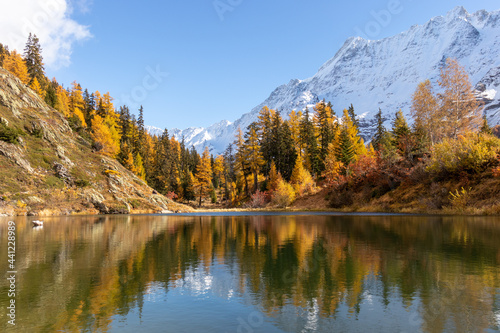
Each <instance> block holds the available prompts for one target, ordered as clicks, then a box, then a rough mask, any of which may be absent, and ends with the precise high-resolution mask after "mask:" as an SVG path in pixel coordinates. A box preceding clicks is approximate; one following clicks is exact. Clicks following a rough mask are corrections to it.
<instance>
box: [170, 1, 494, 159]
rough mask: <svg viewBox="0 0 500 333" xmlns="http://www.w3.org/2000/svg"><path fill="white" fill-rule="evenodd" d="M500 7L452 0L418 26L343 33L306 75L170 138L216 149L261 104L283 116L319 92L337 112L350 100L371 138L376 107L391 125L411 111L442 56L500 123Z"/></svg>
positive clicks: (305, 104) (221, 147)
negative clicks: (379, 35)
mask: <svg viewBox="0 0 500 333" xmlns="http://www.w3.org/2000/svg"><path fill="white" fill-rule="evenodd" d="M498 54H500V10H496V11H491V12H487V11H485V10H479V11H477V12H475V13H468V12H467V11H466V9H465V8H464V7H461V6H458V7H455V8H454V9H452V10H451V11H449V12H448V13H447V14H446V15H444V16H436V17H434V18H432V19H430V20H429V21H428V22H426V23H425V24H423V25H413V26H412V27H410V28H409V29H408V30H406V31H404V32H401V33H399V34H397V35H395V36H391V37H387V38H384V39H380V40H366V39H363V38H361V37H350V38H348V39H347V40H346V41H345V42H344V44H343V46H342V47H341V48H340V49H339V50H338V51H337V52H336V54H335V55H334V57H332V58H331V59H329V60H327V61H326V62H325V63H324V64H323V65H322V66H321V67H320V68H319V69H318V71H317V72H316V74H314V75H313V76H311V77H310V78H307V79H303V80H299V79H291V80H290V81H289V82H288V83H287V84H283V85H280V86H278V87H277V88H276V89H274V90H273V91H272V92H271V94H270V95H269V97H268V98H267V99H266V100H264V101H263V102H262V103H260V104H259V105H257V106H256V107H254V108H253V109H252V110H251V111H250V112H248V113H245V114H243V115H242V116H241V117H240V118H238V119H237V120H235V121H234V122H229V121H227V120H224V121H220V122H218V123H215V124H213V125H211V126H209V127H207V128H203V127H198V128H188V129H185V130H179V129H170V130H169V133H170V134H171V135H174V136H175V137H176V139H178V140H182V138H183V137H184V140H185V144H186V145H187V146H194V147H195V148H196V149H197V150H198V151H201V150H203V149H204V147H205V146H208V147H209V148H210V150H211V151H212V152H213V153H221V152H223V151H224V149H225V148H226V147H227V145H228V144H229V143H231V142H233V141H234V135H235V133H236V130H237V128H238V127H241V129H242V130H244V129H245V128H246V127H247V126H248V125H249V124H250V123H251V122H253V121H256V120H257V115H258V112H259V111H260V109H261V108H262V107H264V106H268V107H269V108H271V109H278V110H279V111H281V112H282V113H283V115H284V116H285V117H286V116H287V115H288V113H289V112H290V111H292V110H304V109H305V108H306V107H308V108H312V106H314V105H315V104H316V103H317V102H319V101H320V100H322V99H325V100H327V101H331V102H332V103H333V107H334V109H335V110H336V112H337V114H340V113H341V110H342V109H344V108H347V107H348V106H349V105H350V104H351V103H352V104H353V105H354V108H355V111H356V113H357V115H358V117H359V118H360V125H361V126H360V134H361V135H362V136H363V137H364V138H365V139H366V140H369V139H370V138H371V136H372V134H373V131H374V116H375V114H376V112H377V111H378V109H379V108H381V109H382V112H383V117H384V118H385V119H386V122H385V125H386V127H390V122H391V119H392V118H393V115H394V113H395V112H396V111H397V110H399V109H402V110H403V112H404V113H405V115H406V116H407V117H409V109H410V103H411V95H412V94H413V92H414V91H415V89H416V87H417V85H418V83H419V82H421V81H424V80H425V79H430V80H431V81H433V82H436V81H437V78H438V76H439V71H440V68H441V67H442V66H443V65H444V63H445V61H446V58H449V57H451V58H456V59H458V61H459V62H460V63H461V64H462V65H464V66H465V67H466V69H467V70H468V72H469V75H470V77H471V81H472V83H473V85H475V86H476V89H477V94H478V97H479V98H480V99H481V100H482V101H483V102H484V103H485V110H486V113H487V117H488V120H489V122H490V124H491V125H496V124H499V123H500V95H499V94H498V93H497V92H498V89H500V77H499V76H498V75H497V74H498V73H499V72H500V59H498V56H497V55H498Z"/></svg>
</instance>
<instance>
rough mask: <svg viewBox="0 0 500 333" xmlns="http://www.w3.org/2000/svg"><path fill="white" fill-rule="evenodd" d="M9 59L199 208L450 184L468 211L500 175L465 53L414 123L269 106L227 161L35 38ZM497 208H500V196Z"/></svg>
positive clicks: (1, 62) (418, 97)
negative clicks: (50, 64)
mask: <svg viewBox="0 0 500 333" xmlns="http://www.w3.org/2000/svg"><path fill="white" fill-rule="evenodd" d="M0 66H1V67H3V68H4V69H6V70H8V71H9V72H11V73H12V74H14V75H16V76H17V77H18V78H19V80H21V81H22V82H23V83H24V84H25V85H27V86H29V87H30V88H31V89H32V90H33V91H35V92H36V93H37V94H38V95H39V97H40V98H41V99H43V100H44V101H45V102H46V103H47V104H48V105H49V106H51V107H52V108H54V109H56V110H58V111H59V112H61V113H62V114H64V116H65V117H66V119H67V121H68V123H69V124H70V126H71V128H72V130H73V131H74V132H75V133H77V134H78V135H80V136H81V137H82V138H84V139H85V140H87V141H88V142H89V143H91V145H92V148H93V151H94V152H95V153H96V154H102V155H105V156H108V157H111V158H116V159H117V160H118V161H119V162H120V163H121V164H122V165H123V166H124V167H126V168H127V169H128V170H130V171H131V172H133V173H134V174H135V175H137V176H138V177H139V178H141V179H142V180H144V181H145V182H147V184H148V185H149V186H151V187H152V188H153V189H155V190H156V191H158V192H159V193H161V194H164V195H165V196H167V197H168V198H170V199H172V200H176V201H179V202H184V203H189V204H191V205H193V206H202V205H203V206H206V207H225V208H230V207H242V208H243V207H245V208H263V207H267V208H285V207H289V206H291V205H293V203H294V202H295V201H296V200H299V199H300V198H304V197H311V196H315V195H320V196H322V197H325V196H326V197H327V206H328V207H329V208H336V209H343V208H346V207H347V208H349V207H352V206H353V204H355V203H356V202H365V203H369V202H370V201H371V200H375V199H379V198H381V197H382V196H384V195H385V194H387V193H389V192H391V191H395V190H398V189H400V190H401V189H405V188H410V187H411V186H412V185H415V184H421V183H425V184H427V185H429V186H434V185H433V184H436V183H439V182H441V184H442V183H443V182H448V183H447V184H448V185H447V186H444V187H443V188H446V190H444V191H442V190H441V192H443V193H442V194H440V198H439V200H438V202H437V203H436V204H435V205H436V207H434V208H436V209H440V208H442V207H443V206H450V207H455V208H464V207H466V206H467V205H468V204H469V203H471V201H470V200H471V198H473V197H474V196H475V195H476V196H477V195H479V194H478V193H475V190H476V189H475V188H474V187H473V186H472V185H477V182H478V181H479V180H478V179H486V178H487V179H495V177H500V167H499V156H498V154H499V152H500V139H499V138H498V137H497V136H495V134H497V135H498V132H499V131H498V128H493V129H492V128H490V126H489V124H488V122H487V120H486V117H485V116H484V115H483V108H482V105H481V103H480V102H479V101H478V99H477V98H476V96H475V94H474V88H473V86H472V84H471V82H470V80H469V77H468V75H467V72H466V69H465V68H464V67H462V66H461V64H460V63H458V61H457V60H455V59H448V60H447V61H446V64H443V67H442V69H441V75H440V78H439V80H438V81H437V82H435V83H434V82H431V81H429V80H426V81H424V82H421V83H420V84H419V85H418V86H417V87H415V92H414V94H413V98H412V101H411V112H410V115H411V119H406V118H405V115H404V114H403V112H402V111H401V110H394V117H393V119H384V118H383V116H382V110H379V112H378V113H377V116H376V123H374V124H371V125H370V126H371V132H372V134H373V136H372V137H365V138H363V137H361V136H360V120H361V119H360V117H359V116H358V115H357V114H356V109H355V106H354V105H353V104H351V105H350V106H347V108H345V109H343V110H342V109H340V110H339V109H337V108H338V107H342V106H336V105H332V104H331V103H330V102H328V101H325V100H323V101H321V102H319V103H317V104H316V105H315V106H314V107H313V108H312V109H311V110H309V109H305V110H304V111H292V112H290V113H289V114H287V115H284V114H281V113H280V111H279V110H272V109H269V108H267V107H264V108H263V109H262V110H261V111H260V113H259V118H258V119H259V120H258V122H255V123H252V124H250V125H249V126H248V127H247V128H242V129H239V130H238V133H237V135H236V137H235V139H234V143H233V144H231V145H229V146H228V147H227V149H226V150H225V152H224V153H223V154H221V155H217V156H214V155H211V154H210V151H209V150H208V148H206V149H205V151H204V152H203V153H202V154H201V155H200V154H199V152H197V151H196V150H195V149H194V147H187V146H186V145H185V143H184V140H182V139H179V138H175V137H173V136H171V135H169V133H168V131H167V130H166V129H165V131H164V132H163V134H162V135H160V136H155V135H151V134H149V133H148V132H147V131H146V129H145V117H147V110H144V109H143V108H142V107H141V108H140V109H139V110H130V109H129V108H128V107H127V106H126V105H121V106H118V105H114V104H113V97H112V96H110V94H109V92H106V93H101V92H99V91H93V92H92V91H89V90H88V89H84V88H83V87H82V86H81V85H80V84H79V83H78V82H77V81H75V82H73V83H72V84H71V87H64V86H63V85H61V84H59V83H58V82H57V80H56V79H55V78H53V79H52V80H50V79H49V78H47V76H46V74H45V70H44V64H43V58H42V50H41V47H40V43H39V40H38V38H37V37H36V36H35V35H30V37H29V39H28V41H27V44H26V48H25V50H24V53H23V54H20V53H18V52H17V51H15V50H12V51H9V48H8V47H7V46H6V45H2V44H0ZM135 113H136V114H137V116H136V115H135ZM388 123H390V126H389V127H388V128H386V126H385V125H387V124H388ZM18 135H19V133H18V132H17V131H16V130H14V129H12V128H9V127H7V126H6V125H5V124H3V123H1V122H0V140H3V141H6V142H10V143H17V141H18ZM367 142H368V144H367ZM450 182H451V183H450ZM450 184H451V185H450ZM468 184H470V185H471V186H467V185H468ZM463 185H466V186H463ZM497 187H498V186H497ZM492 191H493V192H494V191H498V188H496V189H493V190H492ZM438 192H439V191H438ZM490 206H491V207H489V209H492V211H491V212H495V211H497V210H500V206H498V203H496V204H494V203H492V204H491V205H490ZM325 208H327V207H325ZM386 208H387V207H386ZM387 209H388V210H390V208H387ZM423 209H425V207H424V208H423Z"/></svg>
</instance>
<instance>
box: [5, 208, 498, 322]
mask: <svg viewBox="0 0 500 333" xmlns="http://www.w3.org/2000/svg"><path fill="white" fill-rule="evenodd" d="M69 221H70V222H68V223H65V222H64V221H58V220H54V221H53V223H51V222H50V221H48V222H47V223H46V226H45V227H44V232H43V233H35V232H33V230H31V229H29V228H23V227H21V228H19V229H18V237H19V239H24V242H23V244H26V245H25V247H23V248H22V249H18V254H17V255H18V262H17V265H18V271H19V281H18V286H19V289H20V290H22V292H21V293H20V294H19V297H18V311H19V313H30V315H29V317H26V318H23V319H22V320H23V322H25V323H27V325H31V326H32V327H45V328H46V329H66V330H80V329H87V330H89V331H95V330H97V329H99V330H106V328H107V327H109V325H110V323H111V320H112V316H113V315H116V314H121V315H126V314H127V313H128V312H129V311H130V309H131V308H133V307H139V308H141V307H142V302H143V299H144V295H145V294H147V293H148V290H149V288H150V286H151V285H152V284H153V285H154V286H155V288H158V287H159V286H161V287H162V288H164V289H165V290H168V289H169V288H170V287H171V286H172V283H173V282H174V281H178V280H181V279H184V278H186V276H187V275H188V276H190V278H192V276H193V269H200V268H201V269H202V270H204V271H205V272H210V270H211V269H212V267H213V264H215V263H217V264H220V265H224V267H226V269H227V270H229V271H231V272H232V273H233V274H234V275H235V276H237V278H238V279H239V283H238V288H239V290H237V291H236V292H237V293H239V294H240V295H242V294H248V293H250V295H252V296H251V297H252V298H253V301H252V302H253V303H255V304H256V305H258V306H259V307H260V308H261V309H262V310H263V311H264V312H266V313H267V314H268V315H270V316H279V312H280V311H281V310H282V309H283V308H284V307H287V306H290V305H294V306H297V307H301V308H304V309H314V311H315V313H316V312H317V315H319V316H320V317H323V318H326V317H331V316H335V315H336V313H337V312H338V309H339V306H340V305H341V304H345V305H346V306H348V308H349V312H350V313H352V314H356V313H358V312H359V311H360V307H361V305H360V304H361V303H362V302H363V301H364V300H365V298H366V294H367V293H366V292H367V291H370V292H371V293H373V292H374V291H373V290H369V289H370V288H371V287H370V286H371V285H373V283H371V282H369V280H373V279H375V280H376V281H378V282H379V283H378V284H379V285H380V286H381V291H380V295H379V296H380V297H381V299H382V300H383V304H385V305H386V306H387V305H388V304H389V303H390V302H391V301H394V298H393V297H392V296H393V295H395V294H397V295H399V296H400V299H401V302H402V305H403V306H405V307H406V308H409V307H410V306H411V305H412V304H413V303H414V302H415V299H416V298H420V296H421V301H420V302H421V310H420V313H418V315H417V316H414V317H415V318H414V319H415V321H416V322H417V323H418V324H419V325H422V326H421V327H422V328H423V329H425V330H426V331H436V332H437V331H441V330H442V329H443V328H449V327H454V328H455V329H457V330H460V329H463V330H464V331H466V330H470V329H472V328H474V330H475V329H481V328H486V327H488V326H490V325H494V323H492V322H491V321H492V320H493V311H494V309H495V308H496V306H495V305H494V300H493V297H494V295H493V294H494V293H495V291H496V288H498V287H499V270H498V268H497V267H498V263H499V259H500V255H499V246H498V244H499V237H500V225H496V224H495V223H494V222H495V220H494V219H489V218H488V219H487V218H457V217H429V218H422V217H406V216H385V217H382V216H380V217H362V216H349V217H327V216H255V217H223V218H216V217H168V218H166V217H152V216H132V217H130V216H129V217H113V218H104V220H103V219H102V218H98V217H85V218H79V219H78V218H72V219H71V220H69ZM0 228H4V225H3V224H2V225H1V227H0ZM2 233H3V230H2ZM1 242H4V240H2V241H1ZM4 245H6V244H3V243H0V246H1V250H0V256H2V255H3V257H6V254H4V252H5V249H6V246H4ZM2 251H4V252H2ZM4 265H6V263H5V262H0V268H1V269H4V270H5V268H6V267H4ZM1 283H4V282H3V281H2V282H1ZM5 286H6V285H4V284H1V285H0V287H2V288H3V289H5ZM2 295H6V293H3V294H2ZM4 297H5V296H0V306H4V305H6V304H7V303H6V302H7V301H8V299H4ZM1 320H2V321H4V322H5V321H6V319H5V318H2V319H1ZM419 321H421V322H419ZM40 322H41V323H42V324H40ZM467 328H469V329H467Z"/></svg>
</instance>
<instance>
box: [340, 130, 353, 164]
mask: <svg viewBox="0 0 500 333" xmlns="http://www.w3.org/2000/svg"><path fill="white" fill-rule="evenodd" d="M354 149H355V147H354V144H353V142H352V139H351V136H350V135H349V131H348V127H347V126H342V129H341V130H340V136H339V141H338V146H337V154H336V155H337V156H336V157H337V160H338V161H340V162H342V164H344V165H346V166H347V165H349V163H351V161H353V160H354V158H355V157H356V153H355V151H354Z"/></svg>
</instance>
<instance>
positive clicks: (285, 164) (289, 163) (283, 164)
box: [276, 121, 297, 181]
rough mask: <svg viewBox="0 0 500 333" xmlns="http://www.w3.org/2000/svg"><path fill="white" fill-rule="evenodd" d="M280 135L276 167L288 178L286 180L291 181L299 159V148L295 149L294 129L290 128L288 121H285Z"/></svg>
mask: <svg viewBox="0 0 500 333" xmlns="http://www.w3.org/2000/svg"><path fill="white" fill-rule="evenodd" d="M279 137H280V141H279V146H278V147H279V151H278V154H277V159H276V167H277V168H278V172H279V173H281V175H282V176H283V178H284V179H286V181H290V178H291V177H292V172H293V168H294V166H295V162H296V160H297V150H296V149H295V142H294V141H293V137H292V131H291V130H290V126H289V125H288V121H285V122H284V123H283V125H282V126H281V128H280V135H279Z"/></svg>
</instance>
